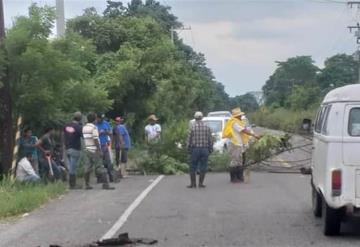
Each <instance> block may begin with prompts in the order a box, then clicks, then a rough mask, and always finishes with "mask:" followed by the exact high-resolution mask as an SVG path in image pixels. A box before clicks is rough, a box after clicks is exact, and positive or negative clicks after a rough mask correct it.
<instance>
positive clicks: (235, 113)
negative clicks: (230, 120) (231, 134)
mask: <svg viewBox="0 0 360 247" xmlns="http://www.w3.org/2000/svg"><path fill="white" fill-rule="evenodd" d="M231 115H232V116H233V117H239V116H242V115H245V112H243V111H241V109H240V107H237V108H234V109H232V110H231Z"/></svg>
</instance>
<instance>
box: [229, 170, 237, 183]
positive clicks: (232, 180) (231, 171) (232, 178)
mask: <svg viewBox="0 0 360 247" xmlns="http://www.w3.org/2000/svg"><path fill="white" fill-rule="evenodd" d="M229 174H230V182H231V183H235V182H236V176H235V172H234V167H230V168H229Z"/></svg>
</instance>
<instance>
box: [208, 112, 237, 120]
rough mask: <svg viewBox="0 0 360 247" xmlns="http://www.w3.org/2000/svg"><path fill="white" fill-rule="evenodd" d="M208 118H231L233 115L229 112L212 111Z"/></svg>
mask: <svg viewBox="0 0 360 247" xmlns="http://www.w3.org/2000/svg"><path fill="white" fill-rule="evenodd" d="M207 116H208V117H224V118H231V113H230V112H229V111H212V112H209V113H208V115H207Z"/></svg>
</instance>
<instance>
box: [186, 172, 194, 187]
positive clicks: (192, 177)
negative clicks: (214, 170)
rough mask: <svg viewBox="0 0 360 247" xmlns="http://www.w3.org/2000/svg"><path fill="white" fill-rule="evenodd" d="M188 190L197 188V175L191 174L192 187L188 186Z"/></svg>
mask: <svg viewBox="0 0 360 247" xmlns="http://www.w3.org/2000/svg"><path fill="white" fill-rule="evenodd" d="M186 187H187V188H189V189H191V188H196V173H195V172H191V173H190V185H188V186H186Z"/></svg>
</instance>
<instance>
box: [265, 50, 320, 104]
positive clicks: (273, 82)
mask: <svg viewBox="0 0 360 247" xmlns="http://www.w3.org/2000/svg"><path fill="white" fill-rule="evenodd" d="M277 63H278V67H277V69H276V70H275V72H274V73H273V74H272V75H271V76H270V78H269V80H267V81H266V83H265V85H264V86H263V92H264V97H265V104H266V105H268V106H270V105H276V106H280V107H289V105H287V104H288V102H289V97H290V95H291V93H292V90H293V88H294V87H295V86H301V85H316V84H317V82H316V74H317V72H318V71H319V69H318V67H316V66H315V65H314V62H313V60H312V59H311V57H310V56H299V57H293V58H289V59H288V60H287V61H285V62H277Z"/></svg>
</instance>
